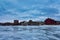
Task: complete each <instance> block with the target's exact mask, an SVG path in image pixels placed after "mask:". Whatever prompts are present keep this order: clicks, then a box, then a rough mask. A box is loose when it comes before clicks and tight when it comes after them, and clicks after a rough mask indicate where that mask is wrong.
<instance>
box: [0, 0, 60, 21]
mask: <svg viewBox="0 0 60 40" xmlns="http://www.w3.org/2000/svg"><path fill="white" fill-rule="evenodd" d="M46 18H52V19H55V20H58V21H60V0H0V22H10V21H13V20H20V21H24V20H25V21H27V20H34V21H44V20H45V19H46Z"/></svg>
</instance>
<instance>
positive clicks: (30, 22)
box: [28, 20, 40, 25]
mask: <svg viewBox="0 0 60 40" xmlns="http://www.w3.org/2000/svg"><path fill="white" fill-rule="evenodd" d="M39 24H40V23H39V22H37V21H32V20H29V22H28V25H39Z"/></svg>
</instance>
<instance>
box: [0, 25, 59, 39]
mask: <svg viewBox="0 0 60 40" xmlns="http://www.w3.org/2000/svg"><path fill="white" fill-rule="evenodd" d="M0 40H60V25H55V26H54V25H49V26H48V25H43V26H0Z"/></svg>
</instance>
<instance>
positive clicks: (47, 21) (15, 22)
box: [0, 18, 60, 26]
mask: <svg viewBox="0 0 60 40" xmlns="http://www.w3.org/2000/svg"><path fill="white" fill-rule="evenodd" d="M0 25H2V26H10V25H12V26H15V25H21V26H28V25H30V26H32V25H35V26H39V25H60V21H56V20H54V19H51V18H47V19H46V20H45V21H43V22H42V21H32V20H29V21H28V22H27V21H22V22H19V20H14V22H13V23H12V22H5V23H0Z"/></svg>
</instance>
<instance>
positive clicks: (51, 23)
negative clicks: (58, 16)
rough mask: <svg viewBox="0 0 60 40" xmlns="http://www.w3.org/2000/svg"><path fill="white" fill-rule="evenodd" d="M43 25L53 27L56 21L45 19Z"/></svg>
mask: <svg viewBox="0 0 60 40" xmlns="http://www.w3.org/2000/svg"><path fill="white" fill-rule="evenodd" d="M44 23H45V24H47V25H54V24H56V21H55V20H53V19H51V18H47V19H46V20H45V21H44Z"/></svg>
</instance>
